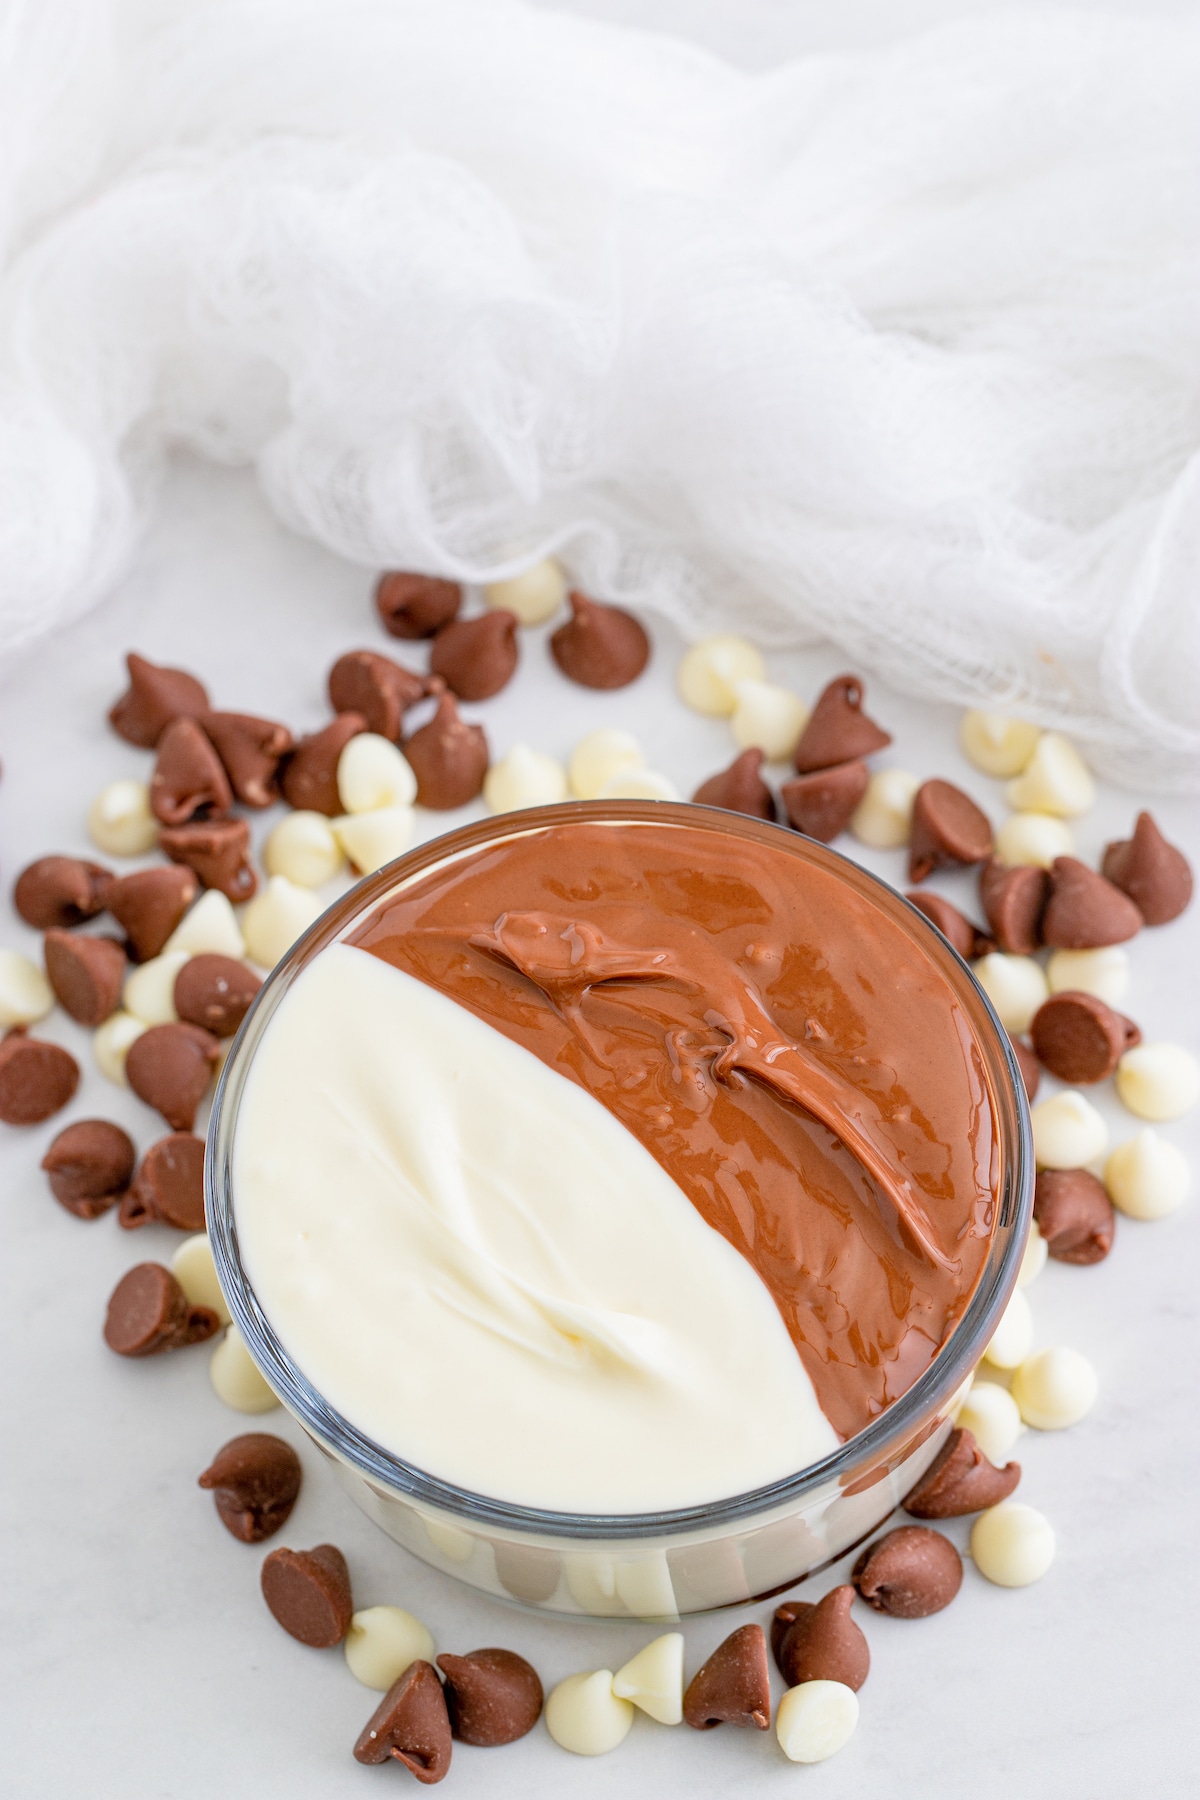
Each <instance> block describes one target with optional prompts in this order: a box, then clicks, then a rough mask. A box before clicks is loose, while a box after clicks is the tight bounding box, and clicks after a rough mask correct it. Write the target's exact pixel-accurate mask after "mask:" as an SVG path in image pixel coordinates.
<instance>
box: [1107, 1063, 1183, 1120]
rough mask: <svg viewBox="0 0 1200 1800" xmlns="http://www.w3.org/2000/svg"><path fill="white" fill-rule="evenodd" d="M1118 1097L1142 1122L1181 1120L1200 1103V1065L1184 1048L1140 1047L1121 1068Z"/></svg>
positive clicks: (1118, 1065)
mask: <svg viewBox="0 0 1200 1800" xmlns="http://www.w3.org/2000/svg"><path fill="white" fill-rule="evenodd" d="M1117 1093H1118V1094H1119V1095H1120V1098H1121V1102H1122V1104H1123V1105H1124V1106H1127V1107H1128V1108H1129V1110H1130V1112H1131V1113H1136V1114H1137V1116H1138V1118H1139V1119H1153V1120H1155V1121H1156V1122H1158V1121H1160V1120H1163V1119H1181V1118H1182V1117H1183V1115H1184V1113H1189V1112H1191V1110H1192V1108H1193V1106H1195V1104H1196V1102H1197V1100H1200V1063H1198V1062H1197V1061H1196V1058H1195V1057H1194V1056H1193V1055H1192V1053H1191V1051H1190V1050H1185V1049H1184V1047H1183V1045H1182V1044H1137V1045H1135V1047H1134V1048H1133V1049H1132V1050H1127V1051H1126V1052H1125V1054H1124V1056H1123V1057H1122V1058H1121V1060H1120V1062H1119V1063H1118V1064H1117Z"/></svg>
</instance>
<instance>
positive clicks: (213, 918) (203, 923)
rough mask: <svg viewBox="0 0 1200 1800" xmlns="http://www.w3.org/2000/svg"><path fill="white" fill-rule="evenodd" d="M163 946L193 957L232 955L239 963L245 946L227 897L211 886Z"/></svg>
mask: <svg viewBox="0 0 1200 1800" xmlns="http://www.w3.org/2000/svg"><path fill="white" fill-rule="evenodd" d="M163 949H164V951H166V950H188V951H190V952H191V954H192V955H193V956H231V957H232V958H233V960H234V962H240V961H241V959H242V957H243V956H245V954H246V946H245V943H244V942H243V940H242V932H241V927H240V926H239V925H238V922H237V914H236V913H235V912H234V910H233V908H232V906H231V905H230V904H229V898H228V896H227V895H225V894H223V893H221V891H220V889H219V888H208V889H207V890H206V891H205V892H204V893H203V894H201V896H200V898H199V899H198V900H197V902H196V904H195V906H193V908H192V910H191V911H190V912H188V913H185V914H184V916H183V918H182V919H180V921H179V923H178V925H177V926H176V927H175V929H174V931H173V932H172V933H171V935H170V937H169V938H168V939H167V941H166V943H165V944H164V945H163Z"/></svg>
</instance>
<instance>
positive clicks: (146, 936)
mask: <svg viewBox="0 0 1200 1800" xmlns="http://www.w3.org/2000/svg"><path fill="white" fill-rule="evenodd" d="M199 889H200V884H199V882H198V881H197V880H196V877H195V875H194V874H193V872H192V870H191V869H177V868H171V869H164V868H158V869H138V870H137V871H136V872H135V873H134V874H133V875H119V876H118V877H117V879H116V880H115V881H114V882H112V884H111V885H110V887H109V889H108V892H107V893H106V894H105V896H104V904H105V906H106V907H107V908H108V911H109V912H110V913H111V914H112V916H113V918H114V919H115V920H116V921H117V924H118V925H119V926H120V927H121V929H122V931H123V932H124V933H125V936H126V937H127V938H128V939H129V948H130V951H131V953H132V955H133V957H134V958H135V960H136V961H137V962H148V961H149V960H150V958H151V957H152V956H157V955H158V953H159V951H160V950H161V949H162V947H163V945H164V944H165V943H166V941H167V939H168V938H169V937H170V935H171V933H172V932H173V931H174V929H175V927H176V926H177V925H178V923H179V921H180V919H182V917H183V915H184V913H185V912H186V911H187V909H188V907H189V906H190V905H191V904H192V901H193V900H194V899H195V898H196V895H197V893H198V892H199Z"/></svg>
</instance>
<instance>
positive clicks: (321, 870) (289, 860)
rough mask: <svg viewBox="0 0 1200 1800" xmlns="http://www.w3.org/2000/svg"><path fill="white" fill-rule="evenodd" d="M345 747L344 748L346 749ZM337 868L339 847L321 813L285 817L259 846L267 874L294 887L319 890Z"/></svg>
mask: <svg viewBox="0 0 1200 1800" xmlns="http://www.w3.org/2000/svg"><path fill="white" fill-rule="evenodd" d="M365 735H366V734H365V733H364V736H365ZM350 742H351V743H353V742H354V739H353V738H351V740H350ZM349 747H350V746H349V744H348V745H347V746H346V748H347V749H349ZM343 754H344V753H343ZM341 866H342V849H341V845H340V844H339V843H338V841H337V839H336V837H335V836H334V835H333V830H332V827H331V826H330V823H329V820H328V819H327V818H326V817H325V814H324V813H319V812H305V811H303V810H302V811H300V812H293V813H288V814H287V816H286V817H285V818H282V819H280V821H279V823H278V825H276V827H275V829H274V831H272V833H271V835H270V837H269V838H268V839H267V841H266V843H265V844H264V845H263V868H264V869H265V870H266V871H267V874H268V875H286V876H287V878H288V880H289V881H294V882H295V883H296V886H297V887H306V888H315V887H321V886H322V885H323V884H324V883H325V882H327V881H329V880H331V879H332V877H333V876H334V875H336V874H337V872H338V870H339V869H340V868H341Z"/></svg>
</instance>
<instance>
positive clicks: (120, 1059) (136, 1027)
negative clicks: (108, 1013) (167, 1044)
mask: <svg viewBox="0 0 1200 1800" xmlns="http://www.w3.org/2000/svg"><path fill="white" fill-rule="evenodd" d="M145 1030H146V1026H145V1025H144V1024H143V1023H142V1021H141V1019H135V1018H134V1016H133V1014H132V1013H127V1012H115V1013H113V1015H112V1017H111V1018H108V1019H105V1021H104V1023H103V1025H100V1026H98V1027H97V1029H96V1030H95V1031H94V1032H93V1034H92V1055H93V1056H94V1057H95V1059H96V1067H97V1068H98V1069H99V1071H100V1073H101V1074H102V1075H105V1076H107V1077H108V1079H109V1081H115V1082H116V1084H117V1086H118V1087H127V1086H128V1083H127V1082H126V1080H125V1058H126V1057H127V1056H128V1055H129V1046H130V1045H131V1044H132V1043H133V1042H134V1041H135V1039H137V1038H140V1037H141V1035H142V1033H143V1031H145Z"/></svg>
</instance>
